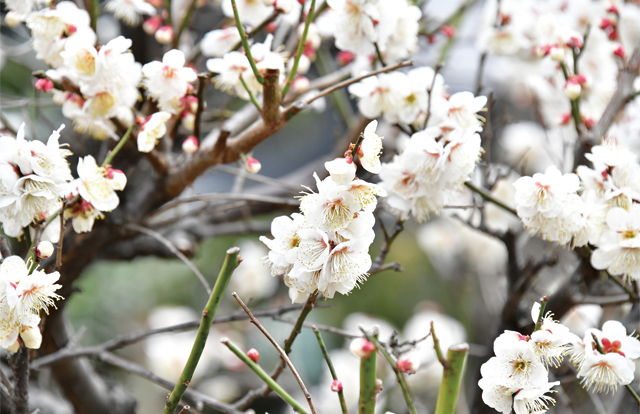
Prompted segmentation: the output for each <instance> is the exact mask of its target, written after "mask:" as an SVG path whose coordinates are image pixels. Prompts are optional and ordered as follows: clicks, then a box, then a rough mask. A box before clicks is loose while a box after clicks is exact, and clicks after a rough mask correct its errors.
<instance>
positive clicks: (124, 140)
mask: <svg viewBox="0 0 640 414" xmlns="http://www.w3.org/2000/svg"><path fill="white" fill-rule="evenodd" d="M134 125H135V124H132V125H131V126H130V127H129V129H127V132H125V133H124V135H123V136H122V139H120V142H118V145H116V147H115V148H114V149H113V150H111V151H109V154H107V157H106V158H105V159H104V161H103V162H102V165H101V166H100V167H102V168H104V167H106V166H107V165H110V164H111V161H113V157H115V156H116V154H117V153H118V152H120V150H121V149H122V147H124V144H126V143H127V141H128V140H129V136H130V135H131V131H133V127H134Z"/></svg>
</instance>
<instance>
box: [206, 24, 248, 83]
mask: <svg viewBox="0 0 640 414" xmlns="http://www.w3.org/2000/svg"><path fill="white" fill-rule="evenodd" d="M238 43H240V32H238V28H237V27H235V26H230V27H227V28H224V29H218V30H213V31H211V32H208V33H207V34H205V35H204V37H203V38H202V40H201V41H200V50H202V55H203V56H206V57H216V58H219V57H222V56H224V55H225V54H226V53H228V52H230V51H231V49H232V48H233V46H235V45H236V44H238ZM212 72H215V71H213V70H212Z"/></svg>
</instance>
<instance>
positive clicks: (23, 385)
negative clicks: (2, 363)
mask: <svg viewBox="0 0 640 414" xmlns="http://www.w3.org/2000/svg"><path fill="white" fill-rule="evenodd" d="M8 361H9V366H10V367H11V370H12V371H13V380H14V386H13V394H12V400H13V405H14V407H15V414H29V350H28V349H27V347H26V346H24V344H20V349H19V350H18V352H16V353H15V354H13V355H11V356H10V357H9V358H8Z"/></svg>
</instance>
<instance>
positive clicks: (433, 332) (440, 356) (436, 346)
mask: <svg viewBox="0 0 640 414" xmlns="http://www.w3.org/2000/svg"><path fill="white" fill-rule="evenodd" d="M431 337H432V338H433V349H434V350H435V351H436V355H437V356H438V361H440V364H441V365H442V367H443V368H444V369H447V367H448V366H449V364H448V363H447V359H446V358H445V357H444V355H443V354H442V349H440V340H439V339H438V336H437V335H436V330H435V329H434V327H433V321H431Z"/></svg>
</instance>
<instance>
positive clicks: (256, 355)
mask: <svg viewBox="0 0 640 414" xmlns="http://www.w3.org/2000/svg"><path fill="white" fill-rule="evenodd" d="M247 356H248V357H249V359H250V360H252V361H253V362H255V363H256V364H257V363H258V360H259V359H260V352H258V350H257V349H255V348H251V349H250V350H248V351H247Z"/></svg>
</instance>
